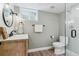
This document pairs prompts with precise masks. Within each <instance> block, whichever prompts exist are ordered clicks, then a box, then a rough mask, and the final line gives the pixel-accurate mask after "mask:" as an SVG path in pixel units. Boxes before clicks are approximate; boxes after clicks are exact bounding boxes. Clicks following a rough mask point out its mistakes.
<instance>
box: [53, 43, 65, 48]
mask: <svg viewBox="0 0 79 59" xmlns="http://www.w3.org/2000/svg"><path fill="white" fill-rule="evenodd" d="M53 46H54V47H63V46H65V43H62V42H54V43H53Z"/></svg>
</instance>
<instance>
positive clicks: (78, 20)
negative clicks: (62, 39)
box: [66, 3, 79, 56]
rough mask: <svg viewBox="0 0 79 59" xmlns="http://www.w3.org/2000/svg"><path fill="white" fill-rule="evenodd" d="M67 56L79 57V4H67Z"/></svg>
mask: <svg viewBox="0 0 79 59" xmlns="http://www.w3.org/2000/svg"><path fill="white" fill-rule="evenodd" d="M66 36H67V37H68V45H67V46H66V55H67V56H76V55H79V4H77V3H76V4H74V3H68V4H66Z"/></svg>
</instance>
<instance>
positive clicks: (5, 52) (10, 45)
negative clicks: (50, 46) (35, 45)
mask: <svg viewBox="0 0 79 59" xmlns="http://www.w3.org/2000/svg"><path fill="white" fill-rule="evenodd" d="M27 55H28V40H10V41H2V42H0V56H27Z"/></svg>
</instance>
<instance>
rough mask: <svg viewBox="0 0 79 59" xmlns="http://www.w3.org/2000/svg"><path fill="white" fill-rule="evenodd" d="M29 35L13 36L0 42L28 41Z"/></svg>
mask: <svg viewBox="0 0 79 59" xmlns="http://www.w3.org/2000/svg"><path fill="white" fill-rule="evenodd" d="M28 39H29V35H28V34H20V35H13V36H12V37H9V38H7V39H3V40H0V42H2V41H14V40H28Z"/></svg>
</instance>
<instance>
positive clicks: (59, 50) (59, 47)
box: [52, 36, 68, 55]
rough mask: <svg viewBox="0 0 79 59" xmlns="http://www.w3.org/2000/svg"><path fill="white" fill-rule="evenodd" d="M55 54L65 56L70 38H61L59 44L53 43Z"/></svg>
mask: <svg viewBox="0 0 79 59" xmlns="http://www.w3.org/2000/svg"><path fill="white" fill-rule="evenodd" d="M52 44H53V47H54V48H55V49H54V54H55V55H63V54H65V46H67V45H68V37H65V36H60V37H59V42H53V43H52Z"/></svg>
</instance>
